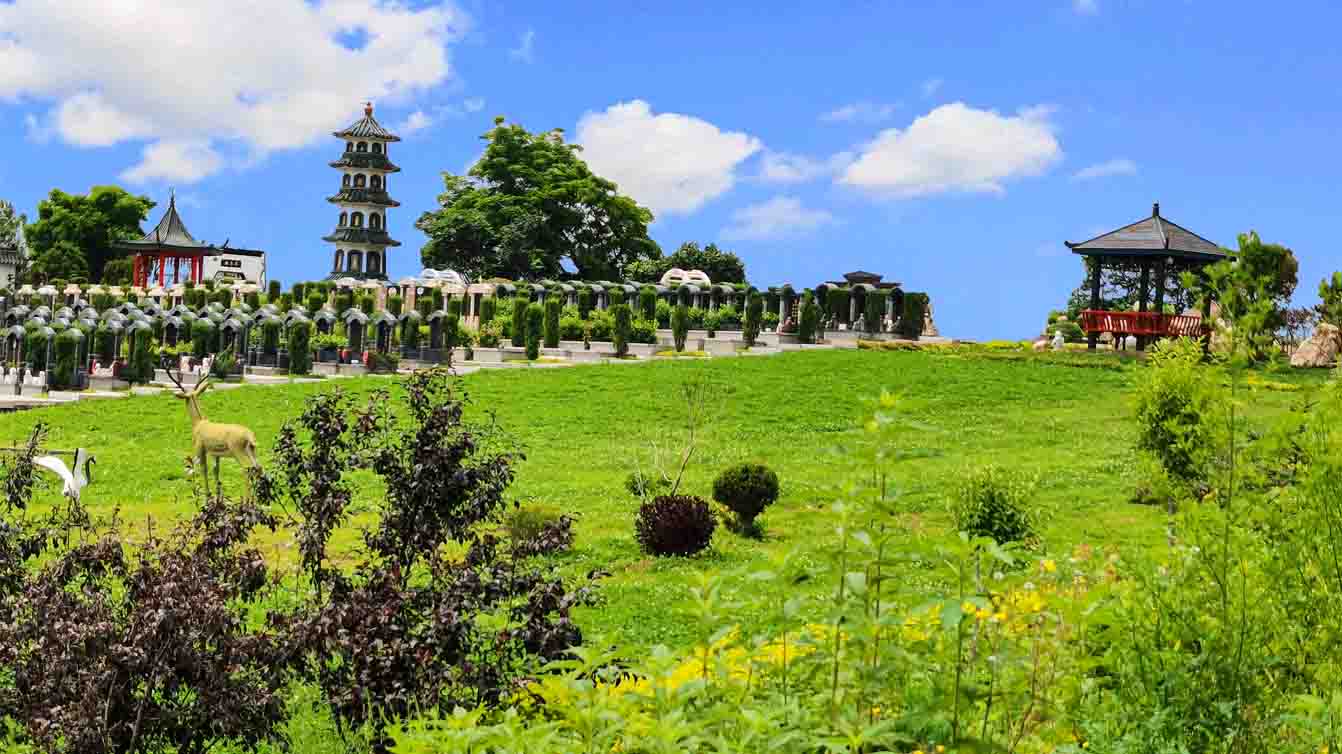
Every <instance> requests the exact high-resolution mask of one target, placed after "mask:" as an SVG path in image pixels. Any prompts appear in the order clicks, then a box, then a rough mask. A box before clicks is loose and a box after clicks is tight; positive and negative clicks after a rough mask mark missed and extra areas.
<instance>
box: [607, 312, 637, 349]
mask: <svg viewBox="0 0 1342 754" xmlns="http://www.w3.org/2000/svg"><path fill="white" fill-rule="evenodd" d="M611 314H612V315H613V316H614V319H615V328H614V332H613V333H612V336H611V340H612V342H613V343H614V344H615V355H616V356H624V355H625V354H627V353H629V333H630V329H631V328H630V325H631V324H632V321H633V319H634V313H633V311H632V310H630V308H629V304H616V305H615V306H613V307H611Z"/></svg>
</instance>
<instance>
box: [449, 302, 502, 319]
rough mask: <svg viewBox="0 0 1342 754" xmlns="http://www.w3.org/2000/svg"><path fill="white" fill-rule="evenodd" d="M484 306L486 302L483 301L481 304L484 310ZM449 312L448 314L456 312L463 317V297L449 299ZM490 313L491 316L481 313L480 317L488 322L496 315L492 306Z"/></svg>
mask: <svg viewBox="0 0 1342 754" xmlns="http://www.w3.org/2000/svg"><path fill="white" fill-rule="evenodd" d="M486 300H490V299H486ZM484 308H485V305H484V302H481V304H480V309H481V310H482V311H483V310H484ZM447 313H448V314H455V315H457V317H461V299H459V298H450V299H448V300H447ZM489 314H490V316H488V317H485V316H484V315H483V314H481V316H480V318H481V319H482V320H483V321H485V322H488V321H490V320H491V319H493V318H494V316H493V315H494V310H493V308H492V307H491V308H490V310H489Z"/></svg>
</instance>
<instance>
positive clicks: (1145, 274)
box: [1137, 259, 1151, 351]
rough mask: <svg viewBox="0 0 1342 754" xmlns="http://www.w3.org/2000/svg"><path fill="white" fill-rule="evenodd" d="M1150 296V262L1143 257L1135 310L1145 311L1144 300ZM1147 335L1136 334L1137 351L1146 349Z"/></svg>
mask: <svg viewBox="0 0 1342 754" xmlns="http://www.w3.org/2000/svg"><path fill="white" fill-rule="evenodd" d="M1150 297H1151V263H1150V262H1149V261H1147V260H1145V259H1143V260H1142V282H1141V287H1140V288H1139V289H1138V293H1137V311H1139V312H1141V313H1143V314H1145V313H1146V302H1147V301H1149V300H1150ZM1148 337H1149V336H1146V335H1138V336H1137V350H1138V351H1144V350H1146V339H1147V338H1148Z"/></svg>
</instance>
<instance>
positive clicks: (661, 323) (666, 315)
mask: <svg viewBox="0 0 1342 754" xmlns="http://www.w3.org/2000/svg"><path fill="white" fill-rule="evenodd" d="M672 311H673V310H672V307H671V303H670V302H669V301H667V300H665V299H661V300H659V301H658V302H657V306H656V307H655V309H654V312H653V314H654V317H653V319H654V320H655V321H656V322H657V326H658V327H660V328H663V329H666V328H669V327H671V312H672Z"/></svg>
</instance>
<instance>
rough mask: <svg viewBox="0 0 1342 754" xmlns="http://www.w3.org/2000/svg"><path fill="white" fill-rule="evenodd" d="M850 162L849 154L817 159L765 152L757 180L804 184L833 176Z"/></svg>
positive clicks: (787, 153)
mask: <svg viewBox="0 0 1342 754" xmlns="http://www.w3.org/2000/svg"><path fill="white" fill-rule="evenodd" d="M852 161H853V155H852V153H851V152H840V153H838V154H836V155H834V156H832V157H828V158H826V159H817V158H814V157H808V156H806V155H804V154H793V153H791V152H775V151H773V150H765V152H764V157H763V158H762V159H761V160H760V171H759V180H761V181H764V182H765V183H806V182H807V181H813V180H815V179H817V178H825V177H827V176H831V175H834V174H836V173H838V172H839V171H841V170H843V169H844V168H845V167H847V166H848V164H849V163H851V162H852Z"/></svg>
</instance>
